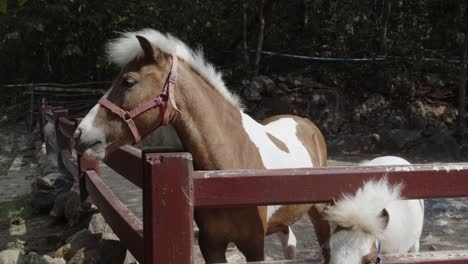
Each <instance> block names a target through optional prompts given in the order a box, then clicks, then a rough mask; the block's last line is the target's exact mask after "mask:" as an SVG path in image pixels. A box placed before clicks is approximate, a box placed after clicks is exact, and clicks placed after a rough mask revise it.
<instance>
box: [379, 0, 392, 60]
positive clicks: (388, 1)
mask: <svg viewBox="0 0 468 264" xmlns="http://www.w3.org/2000/svg"><path fill="white" fill-rule="evenodd" d="M391 11H392V0H383V4H382V15H381V26H382V28H381V29H380V30H381V31H380V34H381V35H380V52H381V53H382V55H387V48H388V47H387V42H388V40H387V32H388V21H389V20H390V13H391Z"/></svg>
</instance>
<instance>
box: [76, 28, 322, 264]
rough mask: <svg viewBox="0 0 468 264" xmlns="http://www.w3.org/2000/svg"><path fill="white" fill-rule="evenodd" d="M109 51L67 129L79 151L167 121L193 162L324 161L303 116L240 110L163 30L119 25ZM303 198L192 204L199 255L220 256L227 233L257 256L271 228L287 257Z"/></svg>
mask: <svg viewBox="0 0 468 264" xmlns="http://www.w3.org/2000/svg"><path fill="white" fill-rule="evenodd" d="M108 55H109V58H110V60H111V61H112V62H114V63H116V64H117V65H118V66H120V67H121V71H120V74H119V75H118V76H117V78H116V79H115V80H114V82H113V84H112V87H111V88H110V90H109V91H108V92H107V93H106V94H105V95H104V97H103V99H101V100H100V101H99V104H97V105H96V106H95V107H94V108H92V109H91V111H90V112H89V113H88V115H87V116H86V117H85V118H84V119H83V121H82V122H81V124H80V126H79V127H78V128H77V130H76V132H75V140H76V148H77V150H78V151H80V152H82V153H84V154H85V155H94V156H97V157H99V158H103V157H104V156H105V154H106V153H108V152H111V151H113V150H115V149H117V148H119V147H120V146H122V145H124V144H127V143H131V142H138V141H140V138H142V137H144V136H145V135H148V134H149V133H151V132H152V131H154V130H155V129H157V128H158V127H159V126H161V125H170V126H172V127H173V128H174V130H175V132H176V133H177V136H178V138H180V140H181V143H182V145H183V147H184V149H185V150H186V151H188V152H190V153H191V154H192V156H193V162H194V168H195V169H197V170H230V169H265V168H268V169H278V168H300V167H319V166H325V165H326V162H327V155H326V146H325V141H324V138H323V136H322V134H321V133H320V131H319V130H318V128H317V127H316V126H315V125H314V124H313V123H312V122H311V121H309V120H308V119H305V118H301V117H297V116H291V115H282V116H273V117H270V118H268V119H267V120H265V121H263V122H262V123H261V124H260V123H257V122H256V121H255V120H253V119H252V118H251V117H250V116H248V115H246V114H245V113H243V111H242V108H241V105H240V102H239V99H238V98H237V97H236V96H235V95H233V94H232V93H231V92H229V91H228V90H227V88H226V86H225V85H224V82H223V80H222V78H221V74H219V73H218V72H216V71H215V69H214V68H213V66H212V65H210V64H209V63H207V62H206V61H205V60H204V58H203V55H202V54H201V53H200V52H194V51H192V50H191V49H190V48H188V47H187V46H186V45H185V44H184V43H182V42H181V41H180V40H178V39H176V38H174V37H172V36H171V35H164V34H161V33H160V32H158V31H155V30H150V29H147V30H143V31H140V32H132V33H124V34H123V35H122V36H121V37H120V38H118V39H116V40H113V41H111V42H110V43H109V45H108ZM311 207H312V205H285V206H250V207H238V208H214V209H196V211H195V221H196V222H197V225H198V227H199V229H200V233H199V245H200V249H201V251H202V254H203V256H204V258H205V261H206V262H207V263H215V262H226V257H225V251H226V249H227V246H228V243H229V242H233V243H235V244H236V246H237V247H238V248H239V250H240V251H241V252H242V253H243V254H244V255H245V257H246V258H247V260H248V261H257V260H263V259H264V252H263V244H264V237H265V235H269V234H273V233H277V234H278V236H279V238H280V239H281V242H282V244H283V247H284V251H285V256H286V258H288V259H292V258H294V257H295V254H296V253H295V246H296V239H295V237H294V234H293V233H292V231H291V228H290V227H289V226H290V225H291V224H292V223H294V222H295V221H297V220H298V219H300V218H301V217H302V216H304V214H306V213H307V212H308V211H309V209H310V208H311ZM314 208H315V207H314ZM319 209H320V207H318V206H317V211H318V210H319ZM316 220H317V219H316ZM316 229H317V227H316Z"/></svg>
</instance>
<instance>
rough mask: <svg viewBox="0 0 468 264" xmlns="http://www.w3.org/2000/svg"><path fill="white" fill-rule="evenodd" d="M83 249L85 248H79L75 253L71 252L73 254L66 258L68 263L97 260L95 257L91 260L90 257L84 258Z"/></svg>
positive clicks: (91, 262) (83, 263)
mask: <svg viewBox="0 0 468 264" xmlns="http://www.w3.org/2000/svg"><path fill="white" fill-rule="evenodd" d="M85 251H86V249H85V248H81V249H79V250H78V251H76V252H74V253H75V254H73V256H72V257H71V258H70V259H69V260H68V264H85V263H90V264H94V263H96V264H97V263H98V262H97V261H96V259H94V260H93V259H92V258H90V257H88V258H86V254H85Z"/></svg>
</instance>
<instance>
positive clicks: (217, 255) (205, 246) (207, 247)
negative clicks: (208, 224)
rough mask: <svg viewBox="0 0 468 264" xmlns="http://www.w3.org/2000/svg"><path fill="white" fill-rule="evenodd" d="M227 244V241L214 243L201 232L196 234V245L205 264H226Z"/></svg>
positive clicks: (214, 241)
mask: <svg viewBox="0 0 468 264" xmlns="http://www.w3.org/2000/svg"><path fill="white" fill-rule="evenodd" d="M228 244H229V243H228V242H227V241H216V240H214V239H211V238H209V237H208V236H207V235H206V234H204V233H203V232H201V230H200V231H199V233H198V245H199V246H200V251H201V253H202V255H203V258H204V259H205V262H206V263H207V264H209V263H227V260H226V250H227V246H228Z"/></svg>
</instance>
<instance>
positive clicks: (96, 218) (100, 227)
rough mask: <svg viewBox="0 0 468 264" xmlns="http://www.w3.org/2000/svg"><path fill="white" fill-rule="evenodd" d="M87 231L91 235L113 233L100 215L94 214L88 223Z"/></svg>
mask: <svg viewBox="0 0 468 264" xmlns="http://www.w3.org/2000/svg"><path fill="white" fill-rule="evenodd" d="M88 230H89V231H90V232H91V234H100V233H113V231H112V229H111V227H110V226H109V225H108V224H107V222H106V220H105V219H104V217H103V216H102V214H100V213H99V214H94V215H93V216H92V217H91V221H90V222H89V227H88Z"/></svg>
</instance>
